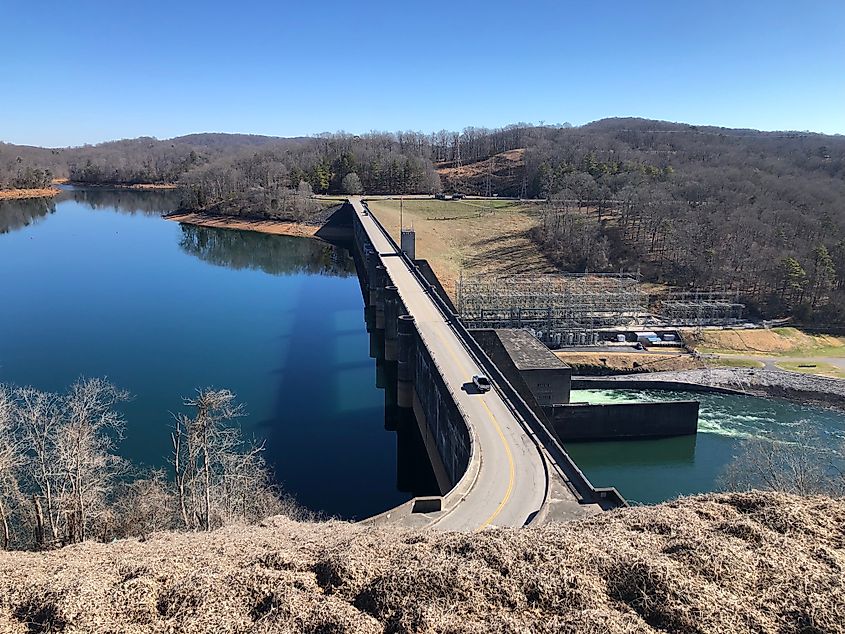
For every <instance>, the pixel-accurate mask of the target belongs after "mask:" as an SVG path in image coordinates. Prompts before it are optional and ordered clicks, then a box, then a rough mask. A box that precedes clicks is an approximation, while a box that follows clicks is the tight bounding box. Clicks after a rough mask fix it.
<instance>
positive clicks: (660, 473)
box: [566, 390, 845, 503]
mask: <svg viewBox="0 0 845 634" xmlns="http://www.w3.org/2000/svg"><path fill="white" fill-rule="evenodd" d="M571 400H572V402H588V403H620V402H632V401H643V400H645V401H672V400H697V401H700V403H701V406H700V410H699V416H698V434H697V435H696V436H687V437H680V438H666V439H660V440H629V441H625V442H601V443H597V442H596V443H568V444H567V445H566V449H567V451H568V452H569V454H570V455H571V456H572V458H573V459H574V460H575V462H576V463H577V464H578V466H579V467H581V469H582V470H583V471H584V473H585V474H586V475H587V476H588V477H589V478H590V480H591V481H592V482H593V484H594V485H596V486H615V487H616V488H617V489H619V491H620V493H622V495H623V496H624V497H625V498H627V499H628V500H629V501H631V502H644V503H654V502H662V501H664V500H668V499H672V498H675V497H677V496H679V495H690V494H694V493H703V492H707V491H714V490H718V489H719V488H720V479H721V478H722V476H723V474H724V471H725V468H726V467H727V466H728V464H729V463H730V462H731V461H732V460H733V458H734V456H736V455H737V454H738V453H741V452H742V451H743V449H744V447H743V445H744V443H745V442H746V441H748V440H750V439H753V438H763V437H765V438H770V439H773V440H777V441H782V442H795V441H796V440H797V439H798V438H799V435H801V434H802V432H806V433H809V434H810V436H811V439H812V442H813V444H814V445H815V446H817V447H818V449H819V453H820V455H822V453H823V452H824V453H825V454H827V452H837V453H839V452H840V450H841V448H842V446H843V443H845V414H842V413H841V412H837V411H833V410H828V409H822V408H817V407H805V406H801V405H797V404H794V403H789V402H787V401H783V400H779V399H764V398H757V397H753V396H735V395H726V394H697V393H690V392H670V391H658V390H572V398H571ZM828 455H829V454H828ZM839 459H841V457H840V458H839ZM839 459H837V458H835V457H834V458H833V460H834V461H837V460H839Z"/></svg>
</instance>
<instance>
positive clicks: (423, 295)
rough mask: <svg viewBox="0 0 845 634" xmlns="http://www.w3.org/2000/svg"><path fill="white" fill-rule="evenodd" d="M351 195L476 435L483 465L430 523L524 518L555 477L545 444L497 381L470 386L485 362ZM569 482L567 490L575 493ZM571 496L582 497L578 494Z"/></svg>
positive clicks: (510, 522)
mask: <svg viewBox="0 0 845 634" xmlns="http://www.w3.org/2000/svg"><path fill="white" fill-rule="evenodd" d="M349 203H350V204H351V205H352V207H353V210H354V213H355V215H356V216H357V219H358V221H360V223H361V225H362V226H363V228H364V230H365V231H366V233H367V236H368V237H369V239H370V241H371V242H372V245H373V247H374V249H375V250H376V252H377V253H378V254H379V256H380V260H381V263H382V264H383V266H384V267H385V269H386V272H387V274H388V275H389V277H390V279H391V281H392V284H393V285H394V286H396V287H397V289H398V292H399V295H400V297H401V299H402V301H403V303H404V305H405V307H406V308H407V311H408V313H409V314H410V315H411V316H412V317H413V318H414V320H415V324H416V327H417V330H418V332H419V335H420V338H421V340H422V342H423V344H424V345H425V346H426V348H427V349H428V351H429V353H430V354H431V356H432V358H433V359H434V362H435V364H436V365H437V367H438V368H439V370H440V372H441V374H442V376H443V379H444V380H445V382H446V385H447V387H448V389H449V391H450V392H451V394H452V395H453V397H454V399H455V401H456V402H457V405H458V408H459V409H460V410H461V412H462V413H463V416H464V418H465V420H466V423H467V426H468V427H469V430H470V435H471V437H472V441H473V453H474V455H473V463H474V465H475V468H476V469H477V472H476V471H475V470H474V469H473V467H472V466H471V467H470V469H469V471H471V472H472V473H469V472H468V474H467V475H466V476H465V477H464V478H462V479H461V481H460V482H459V483H458V484H457V485H456V489H460V491H453V492H452V494H450V497H452V498H453V500H452V501H451V502H450V503H449V504H448V505H446V506H445V507H444V509H443V511H442V512H441V513H439V514H438V517H437V518H436V519H434V520H433V522H431V524H432V525H434V526H435V527H436V528H438V529H440V530H457V531H472V530H481V529H484V528H486V527H488V526H513V527H518V526H524V525H525V524H527V523H528V522H529V521H531V520H532V519H533V518H534V517H535V516H536V515H537V514H538V513H540V512H541V511H542V510H543V507H544V505H545V503H546V501H547V494H548V492H549V490H550V489H551V487H550V477H554V474H553V473H552V475H550V471H549V468H548V464H547V462H546V460H547V458H546V456H545V455H544V454H543V450H542V448H541V447H540V446H539V445H538V443H537V442H536V441H535V440H534V439H533V438H532V437H531V436H530V434H529V432H528V431H527V430H526V429H525V428H524V427H523V424H522V422H521V421H520V420H519V419H518V418H517V417H516V416H515V414H514V412H513V411H512V410H511V408H510V407H509V406H508V405H507V403H506V402H505V400H504V399H503V398H502V396H501V395H500V394H499V393H498V391H497V390H496V389H493V390H491V391H489V392H486V393H484V394H478V393H474V392H473V391H472V390H470V391H467V384H468V383H471V381H472V376H473V375H474V374H479V373H483V372H482V370H481V369H480V368H479V366H478V364H477V363H476V361H475V360H474V358H473V357H472V356H471V355H470V353H469V351H468V350H467V349H466V347H465V346H464V344H463V342H462V340H461V338H460V337H459V336H458V334H457V333H456V332H455V330H454V328H453V327H452V326H451V325H450V323H449V320H448V319H447V317H446V316H445V315H444V314H443V313H442V312H441V311H440V309H439V308H438V306H437V304H436V303H435V302H434V300H433V299H432V297H431V295H430V294H429V291H428V290H427V289H426V288H425V287H424V286H423V284H421V282H420V281H419V279H418V278H417V276H416V275H415V274H414V272H412V271H411V269H410V268H409V266H408V264H407V262H406V260H405V259H404V258H403V257H400V255H399V252H398V251H397V248H396V246H395V243H393V242H392V241H391V240H389V239H388V237H387V236H386V235H385V232H384V230H383V229H382V227H381V225H380V224H379V223H378V222H377V221H376V220H375V219H374V218H373V216H372V215H371V214H370V213H369V211H368V210H367V208H366V206H365V205H364V204H363V202H362V199H361V198H360V197H352V198H350V199H349ZM560 488H563V487H559V488H558V490H559V489H560ZM563 489H564V495H566V493H569V492H568V491H566V489H565V488H563ZM559 494H560V493H558V495H559ZM455 497H457V500H454V498H455ZM571 503H572V504H573V505H576V506H577V505H578V502H577V501H576V498H575V496H574V495H572V501H571ZM585 510H586V509H585Z"/></svg>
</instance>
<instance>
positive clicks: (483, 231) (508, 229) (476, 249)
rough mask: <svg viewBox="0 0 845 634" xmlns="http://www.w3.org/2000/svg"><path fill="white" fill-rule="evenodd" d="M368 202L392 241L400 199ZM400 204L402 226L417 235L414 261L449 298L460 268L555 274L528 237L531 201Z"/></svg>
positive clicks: (472, 271)
mask: <svg viewBox="0 0 845 634" xmlns="http://www.w3.org/2000/svg"><path fill="white" fill-rule="evenodd" d="M368 204H369V207H370V209H371V210H372V211H373V213H375V214H376V216H377V217H378V219H379V220H380V221H381V222H382V224H384V226H385V227H386V228H387V230H388V231H390V232H391V234H392V235H393V236H394V237H395V238H396V239H397V241H398V239H399V206H400V201H399V200H398V199H390V200H370V201H368ZM402 204H403V222H404V225H405V226H406V227H413V228H414V229H415V230H416V233H417V257H418V258H425V259H426V260H428V261H429V262H430V263H431V266H432V268H433V269H434V271H435V272H436V273H437V276H438V278H439V279H440V281H441V283H442V284H443V286H444V288H445V289H446V291H447V292H448V293H449V294H450V295H451V296H452V297H453V298H454V297H455V286H456V282H457V280H458V277H459V276H460V273H461V271H462V270H463V271H464V272H465V273H469V274H480V273H490V274H503V275H504V274H507V275H515V274H519V273H552V272H554V271H555V267H554V266H553V265H552V264H551V263H550V262H549V261H548V260H547V259H546V257H545V256H544V255H543V254H542V253H540V251H539V249H538V248H537V246H536V245H535V244H534V242H533V241H532V240H531V239H530V238H529V237H528V232H529V230H530V229H531V228H532V227H533V226H534V224H535V222H536V212H535V209H536V207H535V206H534V205H533V204H532V203H526V202H522V201H512V200H476V199H469V200H466V199H465V200H434V199H410V200H405V201H404V202H403V203H402Z"/></svg>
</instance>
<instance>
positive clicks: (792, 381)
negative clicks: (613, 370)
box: [581, 368, 845, 411]
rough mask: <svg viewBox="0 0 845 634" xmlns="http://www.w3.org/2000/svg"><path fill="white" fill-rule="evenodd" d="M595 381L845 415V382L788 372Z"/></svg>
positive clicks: (709, 372)
mask: <svg viewBox="0 0 845 634" xmlns="http://www.w3.org/2000/svg"><path fill="white" fill-rule="evenodd" d="M581 378H583V379H584V380H585V381H589V380H591V377H581ZM596 378H597V380H601V381H602V382H613V383H614V384H618V386H619V387H620V388H624V387H625V383H626V382H635V383H637V386H638V387H647V384H648V383H650V382H651V383H654V384H655V385H658V384H659V385H660V386H663V387H665V384H667V383H670V384H671V383H678V384H679V387H678V389H683V384H693V385H702V386H710V387H719V388H727V389H730V390H737V391H740V392H745V393H748V394H753V395H755V396H769V397H776V398H784V399H788V400H790V401H793V402H797V403H802V404H807V405H820V406H822V407H833V408H835V409H838V410H842V411H845V380H842V379H833V378H827V377H823V376H814V375H811V374H799V373H797V372H788V371H785V370H777V369H774V370H773V369H769V368H759V369H756V368H754V369H746V368H743V369H738V368H708V369H704V370H682V371H672V372H650V373H638V374H621V375H616V376H603V377H600V379H599V377H596Z"/></svg>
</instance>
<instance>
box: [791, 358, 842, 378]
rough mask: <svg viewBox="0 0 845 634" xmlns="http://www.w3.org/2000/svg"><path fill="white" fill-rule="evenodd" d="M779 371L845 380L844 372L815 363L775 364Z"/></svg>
mask: <svg viewBox="0 0 845 634" xmlns="http://www.w3.org/2000/svg"><path fill="white" fill-rule="evenodd" d="M775 365H776V366H777V367H779V368H780V369H781V370H788V371H789V372H800V373H801V374H815V375H817V376H828V377H831V378H834V379H845V372H843V371H842V370H841V369H840V368H837V367H836V366H835V365H833V364H831V363H825V362H824V361H815V362H812V363H808V362H806V361H780V362H778V363H776V364H775Z"/></svg>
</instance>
